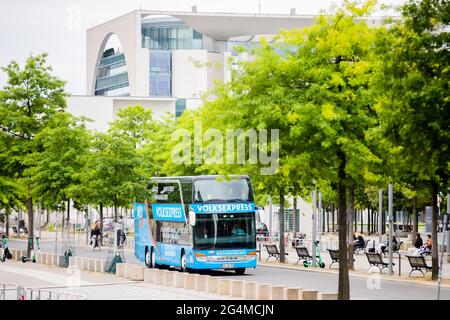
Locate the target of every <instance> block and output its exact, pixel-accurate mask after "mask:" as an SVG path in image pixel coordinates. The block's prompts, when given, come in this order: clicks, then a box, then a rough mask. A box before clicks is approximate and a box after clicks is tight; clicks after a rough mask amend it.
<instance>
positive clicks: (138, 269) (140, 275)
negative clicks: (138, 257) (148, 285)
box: [127, 264, 144, 281]
mask: <svg viewBox="0 0 450 320" xmlns="http://www.w3.org/2000/svg"><path fill="white" fill-rule="evenodd" d="M127 274H128V278H130V280H133V281H144V267H142V266H135V265H131V264H130V265H128V266H127Z"/></svg>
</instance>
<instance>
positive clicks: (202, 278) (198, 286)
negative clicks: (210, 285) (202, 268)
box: [194, 274, 210, 291]
mask: <svg viewBox="0 0 450 320" xmlns="http://www.w3.org/2000/svg"><path fill="white" fill-rule="evenodd" d="M208 277H210V276H207V275H203V274H196V275H195V280H194V281H195V284H194V289H195V290H196V291H205V290H206V281H207V279H208Z"/></svg>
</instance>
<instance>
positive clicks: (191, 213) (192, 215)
mask: <svg viewBox="0 0 450 320" xmlns="http://www.w3.org/2000/svg"><path fill="white" fill-rule="evenodd" d="M189 224H190V225H191V226H192V227H194V226H195V212H194V211H189Z"/></svg>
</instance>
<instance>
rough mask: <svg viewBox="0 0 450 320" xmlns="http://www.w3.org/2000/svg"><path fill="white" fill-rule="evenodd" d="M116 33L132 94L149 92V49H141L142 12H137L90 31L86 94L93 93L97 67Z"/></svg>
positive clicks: (142, 94) (137, 94)
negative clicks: (107, 44)
mask: <svg viewBox="0 0 450 320" xmlns="http://www.w3.org/2000/svg"><path fill="white" fill-rule="evenodd" d="M112 34H115V35H116V36H117V37H118V38H119V41H120V43H121V44H122V49H123V52H124V54H125V62H126V64H127V67H128V81H129V84H130V96H145V95H148V88H149V78H148V50H147V49H142V48H141V14H140V12H139V11H133V12H130V13H128V14H126V15H123V16H120V17H118V18H116V19H113V20H110V21H108V22H105V23H103V24H100V25H98V26H95V27H93V28H90V29H88V30H87V33H86V38H87V39H86V40H87V45H86V79H87V81H86V94H88V95H93V94H94V89H95V78H96V69H97V66H98V63H99V61H100V58H101V56H102V54H103V51H104V49H105V45H106V43H107V41H108V39H109V37H110V36H111V35H112Z"/></svg>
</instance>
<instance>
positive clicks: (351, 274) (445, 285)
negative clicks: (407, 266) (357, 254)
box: [257, 262, 450, 289]
mask: <svg viewBox="0 0 450 320" xmlns="http://www.w3.org/2000/svg"><path fill="white" fill-rule="evenodd" d="M257 266H261V267H266V268H280V269H289V270H295V271H299V272H302V271H305V272H317V273H327V274H336V275H337V274H339V273H338V272H336V271H337V270H336V271H331V270H329V271H326V270H321V269H314V268H308V269H306V268H304V269H300V268H297V267H294V266H292V265H285V266H284V265H276V264H271V263H265V262H259V263H258V264H257ZM372 274H378V273H369V274H368V275H364V274H361V273H360V272H358V271H356V272H355V271H349V276H350V277H357V278H368V277H369V276H370V275H372ZM381 279H382V280H386V281H394V282H406V283H410V284H418V285H427V286H433V287H437V283H434V282H428V281H424V280H423V279H418V280H409V279H398V278H387V277H386V275H383V274H382V275H381ZM445 280H447V279H444V281H445ZM441 288H448V289H450V284H443V283H441Z"/></svg>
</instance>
